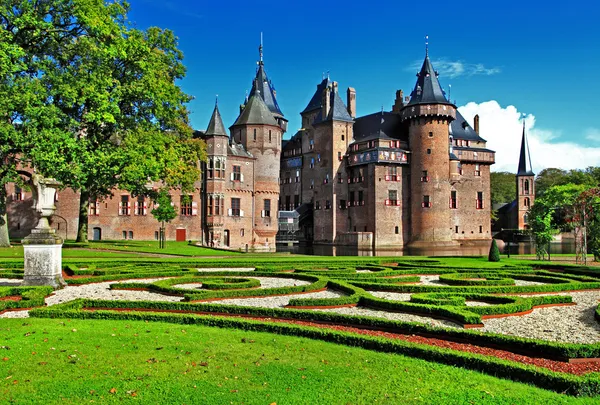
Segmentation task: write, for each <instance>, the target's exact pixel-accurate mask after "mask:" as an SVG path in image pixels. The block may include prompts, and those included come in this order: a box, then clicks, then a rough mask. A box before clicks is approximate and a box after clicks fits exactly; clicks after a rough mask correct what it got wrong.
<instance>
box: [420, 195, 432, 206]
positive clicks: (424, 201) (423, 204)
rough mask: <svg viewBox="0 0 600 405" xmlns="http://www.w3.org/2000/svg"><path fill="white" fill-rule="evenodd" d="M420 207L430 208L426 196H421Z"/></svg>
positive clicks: (428, 199) (429, 202) (429, 201)
mask: <svg viewBox="0 0 600 405" xmlns="http://www.w3.org/2000/svg"><path fill="white" fill-rule="evenodd" d="M421 207H423V208H430V207H431V199H430V198H429V196H428V195H424V196H423V202H422V203H421Z"/></svg>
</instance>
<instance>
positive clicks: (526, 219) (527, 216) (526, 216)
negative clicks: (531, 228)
mask: <svg viewBox="0 0 600 405" xmlns="http://www.w3.org/2000/svg"><path fill="white" fill-rule="evenodd" d="M523 223H524V224H527V223H529V215H527V214H525V215H523Z"/></svg>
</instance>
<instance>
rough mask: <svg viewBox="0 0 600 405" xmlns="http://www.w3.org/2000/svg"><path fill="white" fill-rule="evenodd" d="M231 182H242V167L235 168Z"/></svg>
mask: <svg viewBox="0 0 600 405" xmlns="http://www.w3.org/2000/svg"><path fill="white" fill-rule="evenodd" d="M231 180H233V181H241V180H242V167H241V166H235V165H234V166H233V173H231Z"/></svg>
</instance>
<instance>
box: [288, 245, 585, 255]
mask: <svg viewBox="0 0 600 405" xmlns="http://www.w3.org/2000/svg"><path fill="white" fill-rule="evenodd" d="M507 249H508V247H505V248H504V251H503V252H502V253H504V254H506V253H507ZM277 251H278V252H290V253H294V254H301V255H314V256H487V254H488V253H489V245H487V244H485V245H479V246H461V247H458V248H447V247H435V248H425V249H423V248H419V249H411V248H404V249H358V248H354V247H350V246H331V245H298V244H296V245H293V246H288V245H279V244H278V245H277ZM510 254H511V255H513V254H514V255H528V254H535V247H534V246H533V245H532V244H531V243H530V242H520V243H517V244H514V243H511V245H510ZM550 254H551V255H553V254H575V244H574V243H570V242H557V243H551V244H550Z"/></svg>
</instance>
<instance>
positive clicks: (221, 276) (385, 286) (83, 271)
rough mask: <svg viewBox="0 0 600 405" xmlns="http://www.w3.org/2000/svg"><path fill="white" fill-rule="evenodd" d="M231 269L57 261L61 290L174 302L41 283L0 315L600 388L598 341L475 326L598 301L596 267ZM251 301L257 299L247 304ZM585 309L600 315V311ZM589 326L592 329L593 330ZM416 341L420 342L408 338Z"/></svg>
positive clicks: (2, 301)
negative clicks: (127, 322) (98, 286)
mask: <svg viewBox="0 0 600 405" xmlns="http://www.w3.org/2000/svg"><path fill="white" fill-rule="evenodd" d="M481 263H484V262H481ZM239 265H240V262H239V261H231V262H229V261H228V260H218V261H212V262H209V261H206V260H205V261H196V262H194V261H192V260H187V261H171V262H164V263H156V262H154V263H151V262H144V261H137V262H110V261H104V262H102V261H98V262H96V263H94V264H88V263H84V262H82V263H76V262H75V263H72V264H70V265H68V266H66V267H65V275H66V282H67V283H68V285H69V287H67V289H68V288H74V287H75V288H76V287H77V286H80V285H85V284H89V283H99V282H110V287H109V288H110V289H111V291H115V292H117V291H119V292H127V291H131V290H136V291H139V290H142V291H147V292H149V293H153V294H162V295H165V296H175V297H180V300H179V301H176V302H172V301H170V302H167V301H160V300H152V301H139V300H122V299H120V300H112V299H111V300H99V299H94V298H93V297H90V298H79V299H75V300H71V301H68V302H64V303H62V304H58V305H52V306H44V297H45V296H48V295H49V294H50V293H51V290H50V289H48V288H33V287H0V313H1V312H3V311H6V310H16V309H22V308H34V309H32V310H30V312H29V313H30V315H31V316H34V317H45V318H83V319H141V320H147V321H163V322H173V323H181V324H204V325H212V326H218V327H224V328H240V329H245V330H256V331H265V332H271V333H281V334H288V335H297V336H304V337H310V338H314V339H321V340H328V341H332V342H337V343H339V344H345V345H351V346H361V347H365V348H368V349H373V350H379V351H388V352H396V353H402V354H406V355H409V356H413V357H420V358H424V359H428V360H433V361H438V362H443V363H447V364H454V365H458V366H462V367H466V368H470V369H475V370H479V371H483V372H486V373H489V374H493V375H496V376H500V377H505V378H510V379H513V380H517V381H525V382H529V383H533V384H535V385H538V386H540V387H544V388H548V389H552V390H556V391H560V392H567V393H570V394H574V395H599V394H600V377H599V374H598V371H600V363H599V362H598V361H599V359H600V338H599V339H598V340H596V341H595V342H590V343H585V344H583V343H573V342H570V341H568V339H567V340H565V341H550V340H543V339H539V338H536V337H535V336H513V335H512V334H511V331H510V330H507V331H506V332H505V333H491V332H487V331H485V329H482V328H484V326H485V324H486V320H489V319H497V318H503V317H515V318H516V319H517V320H518V319H523V317H526V316H527V314H530V313H532V311H535V310H536V309H539V308H544V307H560V306H577V304H576V303H575V302H574V301H573V297H572V295H573V294H581V292H582V291H591V292H592V293H598V294H599V296H598V297H599V298H600V291H598V292H594V290H600V271H598V270H596V269H594V268H585V267H580V266H579V267H578V266H561V267H556V266H554V267H552V266H550V265H543V264H541V265H538V264H536V265H502V264H501V263H498V264H496V265H495V267H484V266H483V265H482V266H481V267H479V266H475V265H471V266H469V265H463V264H460V262H459V263H458V264H457V265H453V264H452V261H448V260H437V259H425V260H424V259H421V260H410V259H406V258H398V259H394V261H393V262H392V261H391V260H390V259H387V260H385V259H373V258H371V260H370V261H369V262H365V261H364V260H362V261H353V260H350V259H348V260H336V261H328V260H326V259H322V260H318V259H315V260H314V261H302V262H298V263H293V262H292V261H291V260H290V261H281V262H277V261H271V262H269V261H267V260H264V261H263V262H258V263H256V264H255V265H254V270H253V271H232V269H231V268H235V267H238V266H239ZM2 267H3V270H0V278H4V279H18V278H19V277H21V276H22V271H21V270H20V269H19V268H18V265H14V264H13V265H10V264H9V265H5V266H2ZM206 267H210V271H204V270H205V268H206ZM438 276H439V277H438ZM266 280H269V283H266ZM326 292H329V293H330V294H329V295H325V293H326ZM331 293H335V294H334V295H332V294H331ZM383 293H385V294H387V295H385V294H383ZM384 295H385V297H387V298H383V296H384ZM273 297H285V301H286V304H285V305H274V304H272V303H271V304H269V302H270V301H269V300H271V299H272V298H273ZM256 299H260V300H263V301H260V302H264V303H265V305H258V306H257V305H256V304H254V305H247V304H246V301H245V300H254V302H256ZM278 302H279V301H278ZM361 308H363V309H369V310H372V311H376V312H372V313H373V314H389V313H393V314H411V315H418V316H420V317H424V318H427V319H432V320H435V319H442V320H444V321H445V322H452V325H453V326H446V327H439V326H433V325H431V324H428V323H427V322H410V321H406V320H402V319H401V318H400V319H389V318H386V317H384V316H363V315H359V314H354V313H352V311H353V310H354V309H361ZM338 309H344V313H340V311H338ZM593 311H594V315H595V316H596V319H600V309H598V308H594V309H593ZM591 327H592V328H594V327H595V328H597V329H598V331H599V333H598V336H600V327H599V326H598V325H592V326H591ZM413 337H419V338H420V339H422V340H423V342H424V343H414V342H412V341H411V340H410V339H412V338H413ZM428 339H429V340H428ZM444 342H446V343H444ZM473 348H475V349H473ZM523 359H526V360H523Z"/></svg>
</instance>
